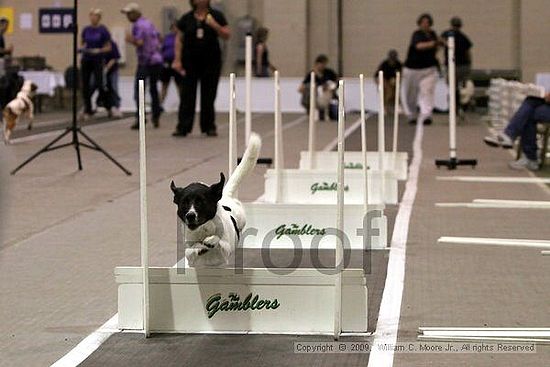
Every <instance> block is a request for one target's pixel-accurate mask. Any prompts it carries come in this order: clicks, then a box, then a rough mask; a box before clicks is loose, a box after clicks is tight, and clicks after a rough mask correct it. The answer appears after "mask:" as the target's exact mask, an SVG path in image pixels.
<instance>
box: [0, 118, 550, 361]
mask: <svg viewBox="0 0 550 367" xmlns="http://www.w3.org/2000/svg"><path fill="white" fill-rule="evenodd" d="M356 119H357V117H356V116H353V115H352V116H348V121H352V122H353V121H355V120H356ZM444 119H445V117H444V116H437V117H436V119H435V124H434V126H430V127H426V129H425V136H424V144H423V149H424V159H423V161H422V166H421V173H420V181H419V190H418V194H417V198H416V202H415V206H414V209H413V215H412V219H411V227H410V233H409V243H408V245H407V246H408V251H407V265H406V277H405V290H404V295H403V303H402V311H401V312H402V313H401V321H400V326H399V340H400V341H409V340H415V335H416V329H417V328H418V326H483V325H484V324H487V325H489V326H548V325H550V319H549V318H548V312H544V305H548V304H550V299H549V298H548V297H549V293H548V292H547V284H548V283H549V280H550V278H549V274H550V272H548V269H549V267H550V263H548V260H547V259H544V258H543V257H542V256H540V255H539V253H540V251H539V250H536V249H505V250H504V249H502V248H498V247H483V248H481V247H475V246H463V245H438V244H436V240H437V238H438V237H439V236H441V235H457V236H460V235H461V236H480V237H483V236H486V237H510V238H538V239H545V238H546V239H547V238H550V232H549V229H548V226H545V224H546V223H547V222H548V214H547V213H546V212H545V211H536V210H519V211H514V210H488V209H459V208H435V207H434V203H435V202H452V201H470V200H472V199H474V198H507V199H529V200H550V198H549V196H550V195H549V194H548V191H544V190H543V189H541V188H539V187H538V186H535V185H529V186H528V187H526V186H525V185H516V184H506V185H505V184H501V185H499V184H474V183H458V182H457V183H454V182H443V181H436V180H435V176H436V175H448V174H473V175H500V176H509V175H523V176H524V175H526V173H522V172H520V173H515V172H511V171H509V170H508V169H507V168H506V165H505V163H506V161H507V160H509V159H510V155H509V154H508V153H506V152H505V151H502V150H492V149H489V148H487V147H485V146H484V145H483V144H482V142H481V136H483V135H484V134H485V133H486V129H485V127H484V126H483V125H482V124H481V123H479V121H478V119H477V117H476V116H475V115H473V116H471V119H470V122H468V123H466V124H464V125H462V126H460V127H459V137H460V144H461V145H460V146H461V148H462V151H464V152H467V153H468V156H473V157H477V158H479V159H480V166H479V168H478V169H477V170H475V171H470V169H465V168H462V169H461V170H460V171H458V172H453V173H450V172H447V171H445V170H441V171H437V170H436V169H435V167H434V165H433V159H434V158H435V157H444V156H445V155H446V148H445V146H446V142H447V129H446V127H445V125H444ZM374 120H375V119H373V121H374ZM226 121H227V115H223V114H222V115H220V116H219V118H218V123H219V132H220V137H219V138H217V139H210V138H203V137H200V136H198V135H195V136H191V137H188V138H185V139H181V140H180V139H174V138H172V137H170V133H171V131H172V130H173V128H174V125H175V122H174V116H173V115H167V116H166V117H165V118H164V119H163V121H162V122H161V124H162V126H161V128H160V129H158V130H154V129H151V128H148V168H149V172H148V175H149V177H148V178H149V191H148V193H149V197H150V203H149V211H150V223H149V225H150V233H149V235H150V243H151V265H153V266H170V265H173V264H174V263H175V261H176V258H177V256H176V249H175V246H173V244H174V243H175V230H174V222H175V220H174V207H173V204H172V202H171V193H170V191H169V189H168V184H169V182H170V180H171V179H175V181H176V182H177V183H178V184H179V185H185V184H186V183H188V182H191V181H195V180H202V181H205V182H210V181H212V182H213V181H214V180H216V179H217V175H218V172H219V171H220V170H224V171H225V170H226V166H227V156H226V152H227V124H226ZM131 122H132V119H126V120H119V121H117V122H113V123H109V124H102V125H97V126H92V127H89V128H87V129H86V131H87V132H88V133H89V134H90V135H91V136H92V137H93V138H94V139H97V141H98V142H99V143H100V144H101V145H102V146H104V148H106V149H107V150H108V151H109V152H111V153H112V154H113V155H114V156H115V157H116V158H117V159H118V160H119V161H120V162H121V163H122V164H124V165H125V166H127V167H128V168H129V169H130V170H131V171H132V172H134V175H133V176H130V177H127V176H126V175H124V174H123V173H122V172H121V171H119V170H118V169H117V168H116V167H115V166H114V165H112V164H111V163H110V162H108V161H107V160H106V159H105V158H104V157H103V156H101V155H100V154H98V153H96V152H91V151H86V150H85V151H84V154H83V162H84V171H82V172H78V171H76V169H75V168H76V162H75V154H74V151H73V150H72V149H71V148H66V149H62V150H58V151H54V152H51V153H48V156H42V157H40V158H38V159H37V160H36V161H35V162H33V163H31V164H30V165H29V166H28V167H25V168H24V169H23V170H22V171H21V172H20V173H18V174H17V175H16V176H9V175H8V174H7V171H8V170H9V169H11V168H13V167H14V166H15V165H16V163H19V162H20V161H21V160H23V159H24V158H26V157H27V156H29V155H30V154H31V153H33V152H34V151H36V150H37V149H39V148H40V147H41V146H43V145H44V144H45V143H47V142H48V140H49V139H50V138H49V137H43V138H38V139H37V140H30V141H26V142H22V143H19V144H15V145H12V146H8V147H4V146H2V147H0V156H1V157H2V164H1V165H0V173H1V175H2V176H1V180H2V181H1V182H2V185H1V187H2V190H1V191H0V195H1V196H0V203H1V204H2V206H3V208H4V210H2V211H1V212H0V215H1V217H0V225H2V228H0V229H1V232H0V233H1V236H2V237H1V242H0V279H2V282H1V284H0V294H1V295H2V296H1V301H0V302H1V308H2V313H1V314H0V325H2V331H3V332H2V333H1V334H0V338H1V339H0V355H1V356H2V358H0V365H2V366H4V365H5V366H43V365H49V364H50V363H52V362H54V361H56V360H57V359H59V358H60V357H61V356H63V355H64V354H65V353H67V352H68V351H69V350H71V349H72V348H73V347H74V346H75V345H76V344H77V343H78V342H80V341H81V340H82V339H83V338H84V337H85V336H87V335H88V334H89V333H91V332H92V331H94V330H95V329H97V328H98V327H99V326H100V325H102V324H103V323H104V322H105V321H106V320H108V319H109V318H110V317H111V316H112V315H113V314H115V313H116V297H117V294H116V286H115V284H114V279H113V268H114V267H115V266H118V265H137V264H139V246H138V243H139V212H138V208H139V204H138V175H137V174H138V171H137V170H138V161H137V159H138V145H137V133H136V132H135V131H131V130H129V129H128V127H129V125H130V124H131ZM284 122H285V126H286V129H285V142H286V145H285V158H286V159H285V162H286V163H287V164H288V166H289V167H296V166H297V163H298V160H297V157H298V152H299V151H300V150H304V149H305V148H306V146H307V122H306V120H305V119H304V118H303V116H302V115H285V116H284ZM373 125H374V124H370V125H369V136H371V137H374V136H376V135H375V132H376V129H375V126H373ZM242 126H243V124H242V123H241V125H240V127H241V132H242V130H243V129H242ZM402 126H403V128H402V130H401V132H402V133H401V138H400V144H399V145H400V150H410V145H411V142H412V136H413V131H414V129H412V128H411V127H409V126H405V125H402ZM254 130H256V131H258V132H259V133H260V134H261V135H262V137H263V138H264V144H263V151H262V155H263V156H272V150H273V143H272V141H271V139H272V130H273V123H272V116H271V115H257V116H254ZM318 130H319V133H320V136H319V138H318V142H319V146H320V147H323V146H325V145H326V144H327V143H328V142H330V141H331V140H332V139H333V138H334V136H335V135H336V124H333V123H328V122H327V123H324V124H322V125H320V128H319V129H318ZM386 136H387V137H390V136H391V129H389V131H387V132H386ZM242 141H243V139H242V136H241V139H240V142H241V143H242ZM358 142H359V135H358V134H357V133H356V134H353V135H351V136H350V137H349V138H348V141H347V143H348V147H349V148H350V149H359V146H358ZM369 143H370V144H369V146H370V147H371V148H374V147H376V144H374V143H373V142H372V141H370V140H369ZM388 146H389V142H388ZM264 171H265V167H261V166H259V167H258V168H257V169H256V170H255V172H254V173H253V174H252V175H251V176H250V177H249V178H247V180H246V181H245V183H244V185H245V187H246V190H241V199H243V200H245V201H246V200H253V199H255V198H256V197H258V196H259V195H260V194H261V193H262V192H263V173H264ZM396 209H397V208H388V211H387V214H388V215H389V217H390V224H391V225H390V228H389V229H388V232H389V233H391V231H392V227H393V217H394V216H395V212H396ZM385 254H387V253H386V252H380V253H379V255H378V258H377V260H376V261H375V265H376V269H375V270H376V271H375V272H374V274H373V275H372V276H370V278H369V279H368V285H369V296H370V300H369V301H370V302H374V304H369V312H370V313H371V317H372V315H376V314H377V308H378V304H379V301H380V297H381V293H382V291H383V288H382V287H383V283H384V278H385V263H386V259H385V258H386V255H385ZM545 260H546V261H545ZM545 285H546V287H545ZM370 302H369V303H370ZM369 323H370V324H371V325H373V326H374V325H375V323H376V317H375V316H374V318H373V319H372V320H371V318H369ZM306 339H307V340H316V341H317V340H324V339H323V338H319V337H313V338H306ZM296 340H305V339H304V338H296V337H277V336H273V337H268V336H265V337H264V336H256V337H253V336H233V337H228V336H162V335H160V336H156V337H155V338H152V339H150V340H144V339H142V338H141V337H140V336H137V335H130V334H116V335H114V336H112V337H111V338H110V339H109V340H108V341H107V342H106V343H104V344H103V345H102V347H101V348H100V349H99V350H98V351H97V352H96V353H94V354H92V356H90V357H89V358H88V359H87V361H86V362H85V363H83V365H86V366H98V365H151V364H153V363H157V364H159V363H160V364H162V365H178V366H180V365H189V366H192V365H193V366H194V365H204V366H208V365H217V366H220V365H222V366H223V365H231V366H233V365H245V364H243V363H244V361H246V363H249V364H248V365H253V364H254V365H262V366H263V365H265V366H269V365H281V364H284V365H301V366H308V365H324V366H331V365H339V366H340V365H346V366H357V365H366V363H367V361H368V354H358V355H332V356H331V355H321V354H317V355H295V354H294V353H293V352H292V343H293V342H294V341H296ZM549 358H550V348H548V347H546V348H544V347H540V348H539V350H538V353H537V354H535V355H493V354H488V355H451V356H449V355H447V356H444V355H432V354H396V356H395V365H396V366H411V365H449V366H487V365H498V366H506V365H518V364H519V363H521V364H522V365H525V366H543V365H545V364H544V361H548V359H549Z"/></svg>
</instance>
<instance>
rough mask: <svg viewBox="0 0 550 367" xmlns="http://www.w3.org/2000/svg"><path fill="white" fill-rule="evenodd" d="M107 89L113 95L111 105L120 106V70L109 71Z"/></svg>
mask: <svg viewBox="0 0 550 367" xmlns="http://www.w3.org/2000/svg"><path fill="white" fill-rule="evenodd" d="M107 90H108V91H109V94H110V97H111V105H112V106H114V107H116V108H120V95H119V94H118V70H114V71H110V72H108V73H107Z"/></svg>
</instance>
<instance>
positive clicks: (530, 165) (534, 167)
mask: <svg viewBox="0 0 550 367" xmlns="http://www.w3.org/2000/svg"><path fill="white" fill-rule="evenodd" d="M508 167H510V168H511V169H516V170H523V169H528V170H529V171H538V169H539V163H538V162H537V161H535V160H532V159H527V158H525V157H521V158H520V159H518V160H517V161H512V162H510V163H508Z"/></svg>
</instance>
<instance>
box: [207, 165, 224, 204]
mask: <svg viewBox="0 0 550 367" xmlns="http://www.w3.org/2000/svg"><path fill="white" fill-rule="evenodd" d="M224 184H225V176H224V175H223V173H222V172H220V182H218V183H215V184H213V185H212V186H210V194H211V195H212V197H213V198H214V199H215V200H216V201H218V200H220V199H221V198H222V195H223V185H224Z"/></svg>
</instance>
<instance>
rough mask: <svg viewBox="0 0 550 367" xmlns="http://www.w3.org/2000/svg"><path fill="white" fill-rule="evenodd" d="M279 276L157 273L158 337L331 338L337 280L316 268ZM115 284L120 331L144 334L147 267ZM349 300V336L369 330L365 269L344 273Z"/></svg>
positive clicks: (129, 270)
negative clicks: (253, 335) (263, 335)
mask: <svg viewBox="0 0 550 367" xmlns="http://www.w3.org/2000/svg"><path fill="white" fill-rule="evenodd" d="M277 271H278V272H279V273H280V271H281V269H272V270H270V269H251V268H248V269H238V270H237V269H230V268H228V269H217V268H203V269H195V268H186V269H185V271H184V270H183V269H177V268H155V267H151V268H149V279H150V285H149V287H150V288H149V289H150V295H151V297H150V302H151V304H150V320H149V322H150V328H151V331H152V332H163V333H270V334H319V335H320V334H331V335H332V334H333V332H334V284H335V277H336V275H330V274H325V273H321V272H320V271H318V270H317V269H294V270H292V272H291V273H290V274H285V275H278V274H277ZM238 272H241V273H238ZM115 279H116V282H117V284H118V322H119V329H122V330H141V329H142V328H143V306H142V304H143V292H142V287H143V286H142V282H143V270H142V268H141V267H117V268H115ZM237 297H238V299H237ZM342 298H343V302H342V329H343V331H344V332H353V333H364V332H366V331H367V324H368V315H367V305H368V302H367V286H366V281H365V277H364V275H363V271H362V270H361V269H348V270H344V271H343V288H342Z"/></svg>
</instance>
